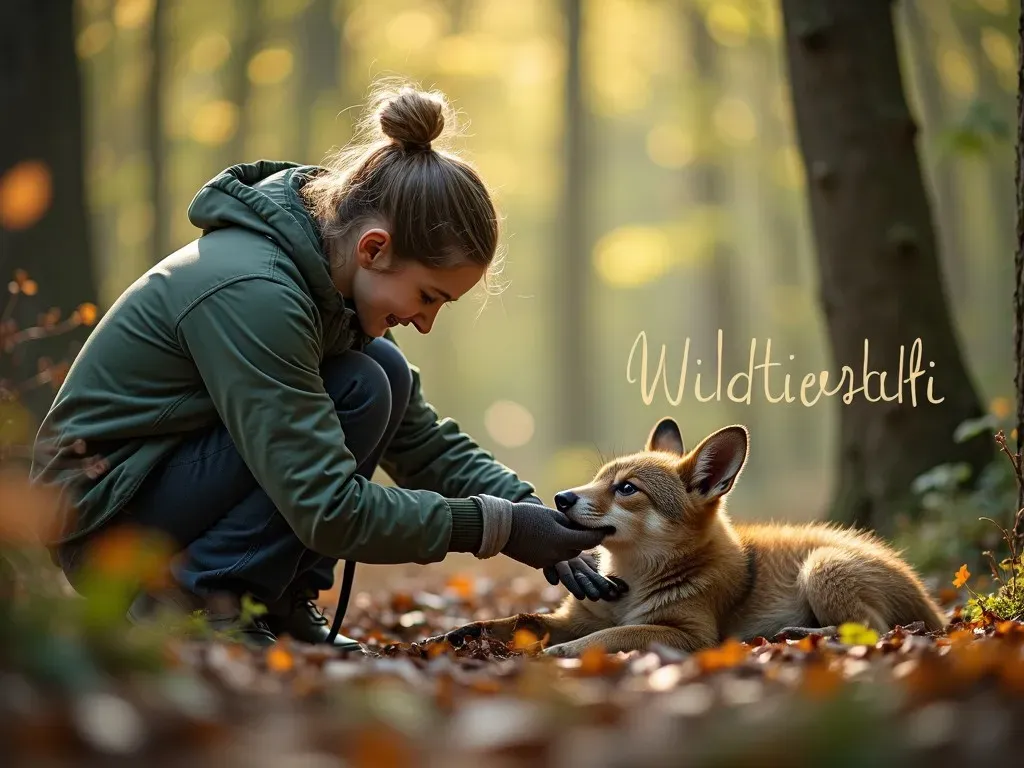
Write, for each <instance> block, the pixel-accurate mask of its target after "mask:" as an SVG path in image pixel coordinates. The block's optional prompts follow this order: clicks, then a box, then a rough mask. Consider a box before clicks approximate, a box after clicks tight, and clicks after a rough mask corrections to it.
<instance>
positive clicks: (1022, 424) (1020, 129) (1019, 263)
mask: <svg viewBox="0 0 1024 768" xmlns="http://www.w3.org/2000/svg"><path fill="white" fill-rule="evenodd" d="M1017 38H1018V42H1017V62H1018V69H1017V158H1016V162H1015V166H1016V168H1015V176H1016V184H1017V252H1016V253H1015V254H1014V257H1013V266H1014V291H1013V320H1014V323H1013V348H1014V351H1015V353H1016V356H1017V361H1016V369H1015V375H1014V379H1015V383H1016V389H1017V447H1016V453H1017V463H1018V465H1019V464H1020V461H1021V454H1022V451H1021V447H1022V446H1024V177H1022V176H1024V174H1022V173H1021V170H1022V168H1024V13H1021V15H1020V17H1019V19H1018V22H1017ZM1022 507H1024V487H1020V486H1018V490H1017V509H1018V510H1019V509H1021V508H1022ZM1014 533H1015V534H1016V538H1017V541H1024V515H1022V516H1020V517H1018V518H1017V521H1016V526H1015V530H1014Z"/></svg>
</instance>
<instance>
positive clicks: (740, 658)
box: [697, 637, 750, 672]
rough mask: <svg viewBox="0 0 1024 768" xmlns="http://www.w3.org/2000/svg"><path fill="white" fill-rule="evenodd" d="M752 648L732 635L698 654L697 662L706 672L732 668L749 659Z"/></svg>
mask: <svg viewBox="0 0 1024 768" xmlns="http://www.w3.org/2000/svg"><path fill="white" fill-rule="evenodd" d="M749 651H750V649H749V648H748V647H747V646H746V645H745V644H744V643H741V642H740V641H739V640H737V639H735V638H732V637H730V638H729V639H728V640H726V641H725V642H724V643H722V644H721V645H719V646H718V647H716V648H708V649H706V650H703V651H700V652H699V653H698V654H697V662H698V663H699V664H700V667H701V669H702V670H703V671H705V672H713V671H715V670H719V669H730V668H731V667H735V666H737V665H738V664H742V663H743V662H744V661H746V659H747V655H748V653H749Z"/></svg>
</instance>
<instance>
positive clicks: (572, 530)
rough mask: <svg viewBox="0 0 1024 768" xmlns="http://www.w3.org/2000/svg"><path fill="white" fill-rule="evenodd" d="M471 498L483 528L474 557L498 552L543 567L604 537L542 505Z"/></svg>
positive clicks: (483, 496) (590, 547) (588, 546)
mask: <svg viewBox="0 0 1024 768" xmlns="http://www.w3.org/2000/svg"><path fill="white" fill-rule="evenodd" d="M471 498H472V499H473V500H474V501H475V502H476V503H477V504H479V505H480V511H481V516H482V519H483V528H484V530H483V538H482V541H481V544H480V550H479V551H478V552H477V557H493V556H494V555H496V554H498V553H499V552H500V553H502V554H504V555H507V556H508V557H511V558H512V559H513V560H518V561H519V562H521V563H525V564H526V565H529V566H532V567H534V568H547V567H549V566H554V565H556V564H557V563H560V562H563V561H565V560H572V559H573V558H575V557H579V555H580V553H581V552H582V551H583V550H585V549H593V548H594V547H596V546H597V545H598V544H600V543H601V541H602V540H603V539H604V537H605V536H607V535H608V531H607V530H602V529H585V528H583V529H581V528H580V527H579V526H575V525H574V524H573V522H572V521H571V520H570V519H569V518H568V517H566V516H565V515H564V514H562V513H561V512H559V511H557V510H554V509H549V508H548V507H545V506H538V505H536V504H531V503H529V502H525V501H524V502H519V503H516V502H512V501H509V500H508V499H502V498H499V497H497V496H489V495H486V494H481V495H479V496H473V497H471Z"/></svg>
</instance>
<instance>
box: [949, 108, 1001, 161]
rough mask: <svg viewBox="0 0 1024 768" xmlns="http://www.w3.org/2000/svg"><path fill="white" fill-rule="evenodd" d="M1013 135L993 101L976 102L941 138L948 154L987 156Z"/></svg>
mask: <svg viewBox="0 0 1024 768" xmlns="http://www.w3.org/2000/svg"><path fill="white" fill-rule="evenodd" d="M1010 136H1011V133H1010V124H1009V123H1008V122H1007V121H1006V119H1005V118H1004V117H1002V116H1001V115H1000V114H999V111H998V110H997V108H996V107H995V105H993V104H992V103H991V102H988V101H983V100H981V99H975V100H974V101H973V102H971V105H970V106H969V107H968V108H967V111H966V113H965V114H964V115H963V117H962V118H960V120H958V121H957V122H956V123H955V124H954V125H953V126H952V127H951V128H949V129H948V130H946V131H945V132H944V133H943V134H942V137H941V143H942V147H943V149H944V150H945V151H947V152H951V153H953V154H958V155H965V156H977V157H985V156H987V155H988V153H989V152H991V151H992V150H993V149H994V148H995V147H996V146H998V145H1001V144H1004V143H1005V142H1007V141H1008V140H1009V138H1010Z"/></svg>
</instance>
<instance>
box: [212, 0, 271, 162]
mask: <svg viewBox="0 0 1024 768" xmlns="http://www.w3.org/2000/svg"><path fill="white" fill-rule="evenodd" d="M261 18H262V17H261V16H260V14H259V12H258V11H257V10H256V9H255V8H254V7H253V5H250V4H249V3H247V2H245V0H238V12H237V13H236V14H235V19H236V23H235V39H234V40H233V41H232V49H231V60H230V62H229V63H228V66H227V67H226V71H225V73H224V78H225V82H224V97H225V98H226V99H227V100H228V101H230V102H232V103H233V104H235V105H236V106H237V107H238V124H237V126H236V128H235V132H234V134H233V135H232V136H231V139H230V141H228V142H227V143H226V144H225V145H224V149H223V158H224V160H223V161H222V164H225V165H227V166H231V165H237V164H238V163H248V162H251V161H252V158H250V157H246V155H245V139H246V136H247V135H248V132H249V95H250V94H251V93H252V83H251V81H250V80H249V62H250V61H251V60H252V57H253V56H255V55H256V53H257V52H258V50H259V44H260V26H261V25H260V19H261Z"/></svg>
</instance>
